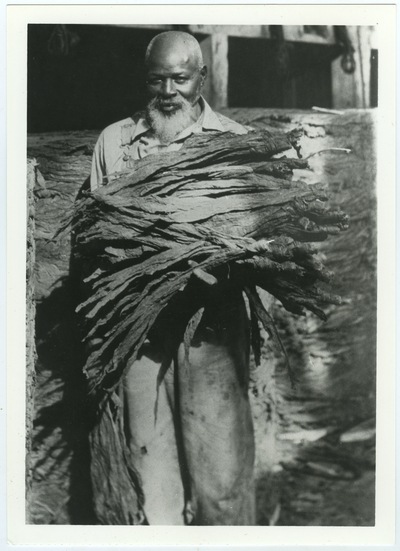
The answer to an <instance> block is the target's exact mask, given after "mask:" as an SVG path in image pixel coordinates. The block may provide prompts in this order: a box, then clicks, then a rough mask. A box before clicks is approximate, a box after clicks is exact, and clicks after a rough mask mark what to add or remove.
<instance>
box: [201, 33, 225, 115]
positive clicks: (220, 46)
mask: <svg viewBox="0 0 400 551" xmlns="http://www.w3.org/2000/svg"><path fill="white" fill-rule="evenodd" d="M200 46H201V49H202V52H203V58H204V63H205V65H207V67H208V79H207V81H206V84H205V86H204V88H203V95H204V97H205V99H206V100H207V101H208V103H209V104H210V105H211V107H212V108H214V109H219V108H221V107H227V106H228V76H229V66H228V36H227V35H223V34H213V35H211V36H208V37H207V38H205V39H204V40H202V41H201V42H200Z"/></svg>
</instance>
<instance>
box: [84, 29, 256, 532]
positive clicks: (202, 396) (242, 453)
mask: <svg viewBox="0 0 400 551" xmlns="http://www.w3.org/2000/svg"><path fill="white" fill-rule="evenodd" d="M145 64H146V71H147V90H148V95H149V102H148V105H147V107H146V110H145V112H143V113H137V114H136V115H134V116H133V117H132V118H128V119H125V120H123V121H121V122H118V123H115V124H113V125H111V126H109V127H108V128H106V129H105V130H104V131H103V132H102V134H101V135H100V138H99V140H98V142H97V144H96V147H95V151H94V155H93V165H92V174H91V187H92V189H96V188H97V187H99V186H101V185H106V183H107V182H108V181H109V180H110V179H112V178H113V175H114V174H115V173H116V172H119V171H121V170H124V169H126V168H134V166H135V162H136V161H137V160H138V159H141V158H143V157H146V156H147V155H154V154H159V153H164V152H169V151H176V150H179V149H180V148H181V147H182V146H183V144H184V142H185V140H186V139H187V138H188V137H189V136H191V135H192V134H195V133H200V132H202V133H207V132H216V131H218V132H235V133H238V134H244V133H246V132H247V131H246V129H245V128H244V127H243V126H241V125H239V124H237V123H235V122H234V121H231V120H230V119H228V118H226V117H224V116H222V115H220V114H217V113H214V112H213V111H212V110H211V108H210V107H209V105H208V104H207V103H206V102H205V100H204V99H203V98H202V97H201V88H202V87H203V85H204V82H205V79H206V76H207V68H206V67H205V66H204V65H203V60H202V54H201V49H200V46H199V44H198V42H197V41H196V40H195V39H194V38H193V37H192V36H191V35H189V34H186V33H182V32H166V33H161V34H159V35H157V36H156V37H155V38H154V39H153V40H152V41H151V42H150V44H149V46H148V49H147V52H146V58H145ZM194 271H195V273H196V274H197V278H198V279H197V280H196V279H195V280H194V281H193V282H191V284H189V286H188V288H186V289H185V290H183V291H182V293H181V296H180V297H178V298H177V299H176V300H175V301H174V304H171V305H169V306H168V308H166V309H165V310H164V311H163V312H162V313H161V315H160V317H159V320H158V322H157V324H156V327H155V328H154V329H153V331H152V333H151V335H150V336H149V339H148V341H147V342H146V343H145V344H144V346H143V347H142V349H141V351H140V353H139V355H138V358H137V360H136V361H135V362H132V365H131V366H130V368H129V371H128V373H127V375H126V377H125V380H124V401H125V404H124V405H125V408H126V415H125V416H124V417H125V423H126V427H125V433H126V435H127V436H126V438H127V442H128V445H129V449H130V452H131V454H132V460H133V464H134V465H135V468H136V470H137V471H138V473H139V476H140V479H141V485H142V489H143V493H144V497H145V502H144V514H145V517H146V519H147V522H148V523H149V524H155V525H157V524H159V525H160V524H170V525H183V524H190V523H193V524H197V525H239V524H241V525H252V524H254V488H253V463H254V438H253V426H252V419H251V412H250V407H249V401H248V394H247V389H248V364H249V327H248V319H247V313H246V309H245V305H244V302H243V298H242V295H241V292H240V290H238V289H236V288H235V286H234V283H233V282H232V281H231V280H230V279H229V278H228V277H227V274H226V273H223V274H215V275H217V277H218V279H216V278H215V277H214V276H213V275H211V274H205V273H204V272H201V271H199V270H196V269H194ZM200 306H201V307H204V315H203V318H202V321H201V323H200V325H199V326H198V328H197V330H196V333H195V335H194V338H193V340H192V343H191V346H190V350H189V360H188V357H187V355H186V354H185V350H184V346H183V344H182V342H181V340H182V339H181V337H182V335H183V330H182V328H183V326H182V324H183V325H184V323H185V322H186V321H187V320H188V319H189V318H190V315H192V313H193V312H194V311H195V310H196V309H197V308H198V307H200ZM183 329H184V328H183ZM177 335H178V338H177Z"/></svg>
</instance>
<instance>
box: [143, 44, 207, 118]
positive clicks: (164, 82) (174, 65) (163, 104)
mask: <svg viewBox="0 0 400 551" xmlns="http://www.w3.org/2000/svg"><path fill="white" fill-rule="evenodd" d="M147 69H148V70H147V81H146V82H147V91H148V94H149V98H150V99H155V102H156V106H157V108H158V109H159V110H160V111H161V112H162V113H164V114H165V115H171V114H173V113H174V112H176V111H178V110H179V109H181V107H182V104H183V103H185V102H184V100H186V101H187V102H189V104H190V105H191V106H192V107H194V106H195V105H196V103H197V101H198V99H199V97H200V90H201V87H202V84H203V82H204V80H205V77H206V68H205V67H203V68H202V69H199V68H198V65H197V63H196V61H195V60H194V59H193V56H190V55H188V54H187V53H186V51H185V50H184V48H183V47H182V46H181V45H179V46H177V47H175V48H168V47H167V48H165V49H161V50H160V49H159V50H158V51H156V52H154V54H153V55H152V56H151V58H150V60H149V63H148V68H147Z"/></svg>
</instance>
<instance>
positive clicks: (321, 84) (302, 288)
mask: <svg viewBox="0 0 400 551" xmlns="http://www.w3.org/2000/svg"><path fill="white" fill-rule="evenodd" d="M183 7H186V8H187V7H188V6H183ZM239 7H243V6H239ZM303 7H304V6H303ZM319 7H321V6H319ZM119 8H122V7H121V6H119ZM129 8H130V10H129V11H127V15H126V17H119V18H118V19H117V21H116V22H114V21H115V18H114V19H110V20H107V19H105V20H104V21H103V22H98V20H96V19H95V18H93V19H91V18H90V15H89V16H87V17H86V18H85V19H84V20H81V19H79V18H78V17H77V18H76V19H75V21H74V18H68V17H67V18H64V19H62V18H60V19H58V20H57V19H55V18H54V17H52V21H51V22H47V21H46V18H44V19H43V20H42V22H41V21H40V20H37V19H32V20H31V21H28V23H27V25H26V26H25V30H26V94H25V95H24V100H25V102H26V119H25V121H26V151H25V157H24V155H23V153H22V152H21V156H20V159H19V162H20V163H26V169H25V175H26V176H25V180H24V181H23V182H22V183H21V189H23V186H25V197H26V199H25V200H26V213H23V214H24V216H25V228H26V233H25V237H26V249H25V252H24V255H25V256H24V257H25V275H26V281H25V289H24V300H25V302H26V310H25V313H24V320H25V324H24V325H25V327H24V330H25V336H24V338H25V342H26V346H25V349H24V351H23V352H24V355H25V365H24V366H23V367H22V369H23V370H24V371H25V377H24V381H23V384H24V385H25V386H24V388H23V387H22V386H21V384H20V385H19V388H20V390H21V393H22V394H21V396H20V400H24V404H25V408H24V411H23V412H20V413H21V415H23V423H24V428H25V434H24V437H23V446H24V448H23V451H24V457H23V458H22V459H23V461H24V473H21V476H22V475H23V478H24V498H25V512H24V515H25V517H24V518H25V524H26V525H31V526H32V527H36V526H37V527H43V528H45V527H46V526H49V525H57V526H59V527H60V529H61V528H62V527H66V526H71V527H73V526H75V527H76V528H79V527H96V526H97V527H98V526H100V525H101V526H114V527H117V526H119V527H120V526H125V527H126V526H132V527H140V529H141V530H152V527H185V528H186V530H187V531H188V533H189V534H190V530H193V529H194V527H242V530H243V529H244V527H247V528H246V529H248V527H264V529H265V534H266V535H265V539H263V540H262V541H264V542H267V541H268V536H267V534H268V533H269V532H268V530H269V528H270V527H274V529H275V528H279V527H281V528H282V529H284V528H286V529H287V528H296V527H310V529H312V528H313V527H320V528H321V527H323V528H324V529H325V528H329V527H331V528H334V527H335V528H337V527H347V528H349V527H352V528H371V529H372V528H374V527H376V526H377V525H378V524H379V522H380V520H379V519H378V518H377V493H379V488H380V483H379V484H378V483H377V457H378V463H379V455H378V456H377V449H378V451H379V449H380V446H381V444H379V442H380V440H377V417H378V418H379V415H380V414H379V412H380V409H379V402H378V408H377V381H378V386H379V381H380V379H379V369H381V368H380V367H379V366H380V362H378V361H377V346H378V348H379V349H380V348H381V347H380V346H379V343H377V336H378V334H381V333H382V331H380V330H379V327H380V326H379V325H378V324H379V320H378V310H380V307H379V297H380V296H381V295H380V294H379V293H378V292H377V291H378V288H377V273H378V257H379V251H378V248H379V247H378V243H381V241H380V240H379V238H380V237H381V236H382V235H383V234H380V232H379V231H378V228H379V219H378V202H379V200H378V199H379V195H378V191H377V188H378V181H379V186H384V185H385V182H382V181H381V180H382V178H381V176H380V174H381V173H380V171H379V167H380V164H379V163H380V161H379V140H380V139H381V137H382V133H381V132H380V131H379V128H380V127H379V124H380V122H379V117H380V114H381V113H382V95H381V92H382V87H381V81H380V77H379V71H380V70H381V66H380V64H381V62H382V47H383V46H382V32H381V31H382V28H380V27H379V25H378V23H376V24H373V22H371V23H370V24H354V17H353V18H351V17H349V18H348V24H346V20H345V18H343V19H344V21H342V22H343V23H344V24H332V22H333V23H336V20H337V18H334V19H332V18H329V17H328V13H327V17H326V18H323V17H319V18H313V17H307V14H306V12H304V16H303V17H302V18H301V17H298V18H297V20H296V23H298V24H292V21H293V20H292V19H290V18H287V21H288V22H289V23H290V24H286V22H285V18H281V19H282V20H281V21H280V20H279V18H277V17H276V16H273V17H272V16H271V17H270V18H269V17H268V9H269V7H268V6H265V9H264V11H263V12H262V13H263V17H262V18H256V20H255V21H254V23H252V24H248V23H247V24H244V23H246V19H242V20H241V19H240V18H239V20H238V21H237V23H238V24H228V23H229V19H224V18H223V17H221V18H220V19H219V20H217V21H216V22H215V23H214V22H213V20H212V18H211V17H210V21H211V23H207V22H206V23H204V24H203V23H196V24H191V23H190V21H193V18H190V17H188V18H187V21H188V22H187V23H186V24H183V23H181V21H182V17H179V16H177V17H176V19H172V21H171V17H165V18H164V21H166V22H165V23H163V22H162V21H163V19H162V18H161V20H160V17H155V18H154V21H157V22H154V23H153V22H152V19H151V18H147V20H146V22H144V21H143V19H141V18H140V17H137V18H135V13H134V10H135V7H134V6H130V7H129ZM158 8H160V9H161V6H153V9H154V10H155V13H156V10H157V9H158ZM171 8H172V6H171ZM174 8H175V10H178V11H179V6H174ZM198 8H199V6H198ZM234 8H235V6H231V9H232V12H233V11H234ZM270 8H272V7H270ZM286 8H287V6H286ZM309 8H310V9H312V7H311V6H310V7H309ZM340 8H341V7H340V6H337V9H340ZM43 9H44V10H45V8H43ZM162 9H163V10H165V11H166V13H168V12H167V10H168V6H165V5H164V6H162ZM202 9H203V11H204V13H205V14H206V11H207V9H208V6H203V7H202ZM224 9H225V10H228V9H229V6H224ZM274 9H275V11H274V12H273V13H274V14H276V13H277V12H276V10H277V9H278V8H277V6H274ZM379 9H380V8H379V6H376V10H379ZM260 13H261V12H260ZM285 13H287V12H285ZM89 14H90V12H89ZM204 19H206V16H204V17H201V18H200V19H199V20H200V21H204ZM138 21H139V22H138ZM223 21H227V23H226V24H223ZM241 21H242V22H243V24H240V23H241ZM279 23H281V24H279ZM309 23H323V24H309ZM384 61H385V60H384ZM386 61H387V60H386ZM382 93H384V92H382ZM382 139H383V138H382ZM389 176H390V175H389ZM392 183H393V182H391V181H390V177H389V178H388V184H387V185H388V194H389V195H390V193H391V188H390V186H391V185H392ZM389 188H390V189H389ZM23 229H24V228H22V230H23ZM379 246H380V245H379ZM22 273H23V271H22ZM388 314H389V311H388ZM390 331H391V329H390V330H389V333H390ZM389 353H390V351H389ZM388 358H389V356H388ZM386 363H387V364H389V365H387V366H386V367H387V369H388V374H389V375H388V379H389V384H390V377H392V371H391V369H392V367H393V368H394V365H390V360H389V362H386ZM21 373H23V371H21ZM392 384H394V379H393V381H392ZM389 398H390V397H389V396H388V400H389V402H390V399H389ZM384 407H385V406H383V408H384ZM382 411H383V410H382ZM21 419H22V417H21ZM391 423H393V419H391V420H390V423H389V425H390V426H391ZM378 432H379V430H378ZM378 437H379V434H378ZM377 442H378V444H377ZM386 444H388V445H389V448H388V449H392V448H390V446H393V445H394V443H393V442H392V443H387V442H386V443H385V445H386ZM19 449H20V450H21V448H19ZM388 457H389V460H388V463H387V467H388V472H389V471H390V469H391V468H392V466H393V461H394V459H393V458H392V457H391V455H390V453H389V454H388ZM381 466H382V465H381ZM390 472H391V471H390ZM380 480H381V479H380V478H379V477H378V482H379V481H380ZM21 483H22V481H21ZM388 497H389V499H388V506H389V507H390V506H391V503H392V502H391V497H390V496H389V494H388ZM393 512H394V510H393V511H392V510H391V509H389V510H388V512H387V513H388V515H387V519H388V522H389V523H390V522H391V519H392V515H393ZM378 521H379V522H378ZM9 526H10V524H9ZM132 529H134V528H132ZM135 529H136V528H135ZM137 529H139V528H137ZM133 533H134V532H133ZM141 533H142V532H141ZM185 533H186V532H185ZM262 533H263V534H264V532H262ZM188 537H190V535H189V536H188ZM263 538H264V536H263ZM222 541H223V540H222ZM17 543H18V542H17ZM32 543H33V541H32ZM107 543H108V542H107V541H104V542H103V544H104V545H105V544H107ZM260 543H261V542H260ZM287 543H288V544H290V543H294V541H292V542H287ZM349 543H350V541H349ZM353 543H357V541H355V542H354V541H353Z"/></svg>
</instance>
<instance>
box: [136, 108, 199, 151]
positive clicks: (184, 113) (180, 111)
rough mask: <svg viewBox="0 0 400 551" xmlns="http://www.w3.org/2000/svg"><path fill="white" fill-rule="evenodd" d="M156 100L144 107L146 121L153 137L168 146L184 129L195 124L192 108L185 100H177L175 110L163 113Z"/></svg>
mask: <svg viewBox="0 0 400 551" xmlns="http://www.w3.org/2000/svg"><path fill="white" fill-rule="evenodd" d="M158 102H159V100H158V98H153V99H152V100H151V101H150V102H149V103H148V105H147V107H146V119H147V122H148V123H149V125H150V127H151V129H152V130H153V132H154V135H155V136H156V137H157V138H158V139H159V140H160V142H161V143H162V144H165V145H169V144H170V143H171V142H172V141H173V140H174V138H175V137H176V136H177V135H178V134H180V132H182V130H184V129H185V128H187V127H188V126H190V125H191V124H193V123H194V122H195V118H194V107H193V106H192V105H191V104H190V103H189V102H188V101H187V100H186V99H185V98H179V101H176V100H175V101H174V102H172V101H171V102H170V103H176V106H177V110H176V111H173V112H171V113H164V112H163V111H161V110H160V109H159V106H158Z"/></svg>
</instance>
